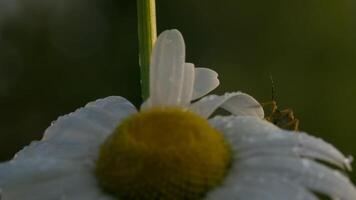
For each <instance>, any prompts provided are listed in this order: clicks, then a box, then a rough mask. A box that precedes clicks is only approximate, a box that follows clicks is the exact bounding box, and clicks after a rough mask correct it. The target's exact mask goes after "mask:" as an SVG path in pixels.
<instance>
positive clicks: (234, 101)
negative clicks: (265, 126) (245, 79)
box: [190, 92, 264, 118]
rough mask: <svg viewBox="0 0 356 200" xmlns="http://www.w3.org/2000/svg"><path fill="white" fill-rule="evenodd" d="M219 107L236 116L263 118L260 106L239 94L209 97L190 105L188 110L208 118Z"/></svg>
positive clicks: (249, 97) (246, 96) (243, 94)
mask: <svg viewBox="0 0 356 200" xmlns="http://www.w3.org/2000/svg"><path fill="white" fill-rule="evenodd" d="M219 107H222V108H224V109H225V110H227V111H229V112H230V113H232V114H233V115H236V116H239V115H241V116H255V117H259V118H263V117H264V111H263V108H262V106H261V105H260V104H259V103H258V102H257V101H256V100H255V99H254V98H253V97H251V96H250V95H248V94H245V93H241V92H235V93H226V94H225V95H222V96H217V95H209V96H206V97H204V98H202V99H201V100H199V101H198V102H195V103H194V104H192V105H191V107H190V109H191V110H192V111H194V112H196V113H198V114H199V115H201V116H203V117H205V118H208V117H209V116H210V115H212V114H213V113H214V111H215V110H217V109H218V108H219Z"/></svg>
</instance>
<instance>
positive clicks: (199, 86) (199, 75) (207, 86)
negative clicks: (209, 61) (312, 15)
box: [191, 68, 219, 100]
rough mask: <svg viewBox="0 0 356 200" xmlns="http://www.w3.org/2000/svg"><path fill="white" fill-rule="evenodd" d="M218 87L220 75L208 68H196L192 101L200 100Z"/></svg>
mask: <svg viewBox="0 0 356 200" xmlns="http://www.w3.org/2000/svg"><path fill="white" fill-rule="evenodd" d="M218 86H219V79H218V73H216V72H215V71H214V70H211V69H208V68H195V81H194V91H193V97H192V99H191V100H195V99H199V98H200V97H202V96H204V95H206V94H208V93H209V92H211V91H212V90H214V89H215V88H216V87H218Z"/></svg>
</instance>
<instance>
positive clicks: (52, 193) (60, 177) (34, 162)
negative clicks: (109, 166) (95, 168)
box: [0, 159, 105, 200]
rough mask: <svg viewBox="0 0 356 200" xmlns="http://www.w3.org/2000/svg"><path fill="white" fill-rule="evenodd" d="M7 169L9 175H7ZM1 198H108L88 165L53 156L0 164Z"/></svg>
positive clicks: (95, 199) (79, 199)
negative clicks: (56, 158)
mask: <svg viewBox="0 0 356 200" xmlns="http://www.w3.org/2000/svg"><path fill="white" fill-rule="evenodd" d="M5 172H6V174H5ZM0 178H1V182H0V188H1V190H2V200H52V199H53V200H57V199H65V200H98V199H99V198H101V197H103V198H104V197H105V195H104V194H102V192H101V191H100V188H99V187H98V186H97V183H96V180H95V177H94V176H93V173H92V172H91V171H89V170H88V169H87V167H86V166H84V165H82V164H80V163H79V164H78V163H74V162H67V161H63V160H54V159H45V160H44V159H27V160H21V161H16V162H14V161H11V162H9V163H3V164H0Z"/></svg>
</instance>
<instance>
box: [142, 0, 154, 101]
mask: <svg viewBox="0 0 356 200" xmlns="http://www.w3.org/2000/svg"><path fill="white" fill-rule="evenodd" d="M137 18H138V40H139V64H140V69H141V92H142V98H143V100H146V99H147V98H148V96H149V71H150V70H149V67H150V57H151V51H152V47H153V44H154V42H155V40H156V37H157V31H156V9H155V0H137Z"/></svg>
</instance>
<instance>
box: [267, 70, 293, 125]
mask: <svg viewBox="0 0 356 200" xmlns="http://www.w3.org/2000/svg"><path fill="white" fill-rule="evenodd" d="M271 82H272V100H271V101H270V102H266V103H262V106H263V107H264V108H265V107H271V112H270V113H269V115H267V116H266V117H265V119H266V120H267V121H269V122H271V123H273V124H275V125H276V126H278V127H280V128H282V129H287V130H294V131H297V130H298V129H299V120H298V119H297V118H295V117H294V114H293V110H292V109H290V108H287V109H283V110H279V109H278V106H277V101H276V98H275V91H274V83H273V79H272V76H271Z"/></svg>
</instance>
